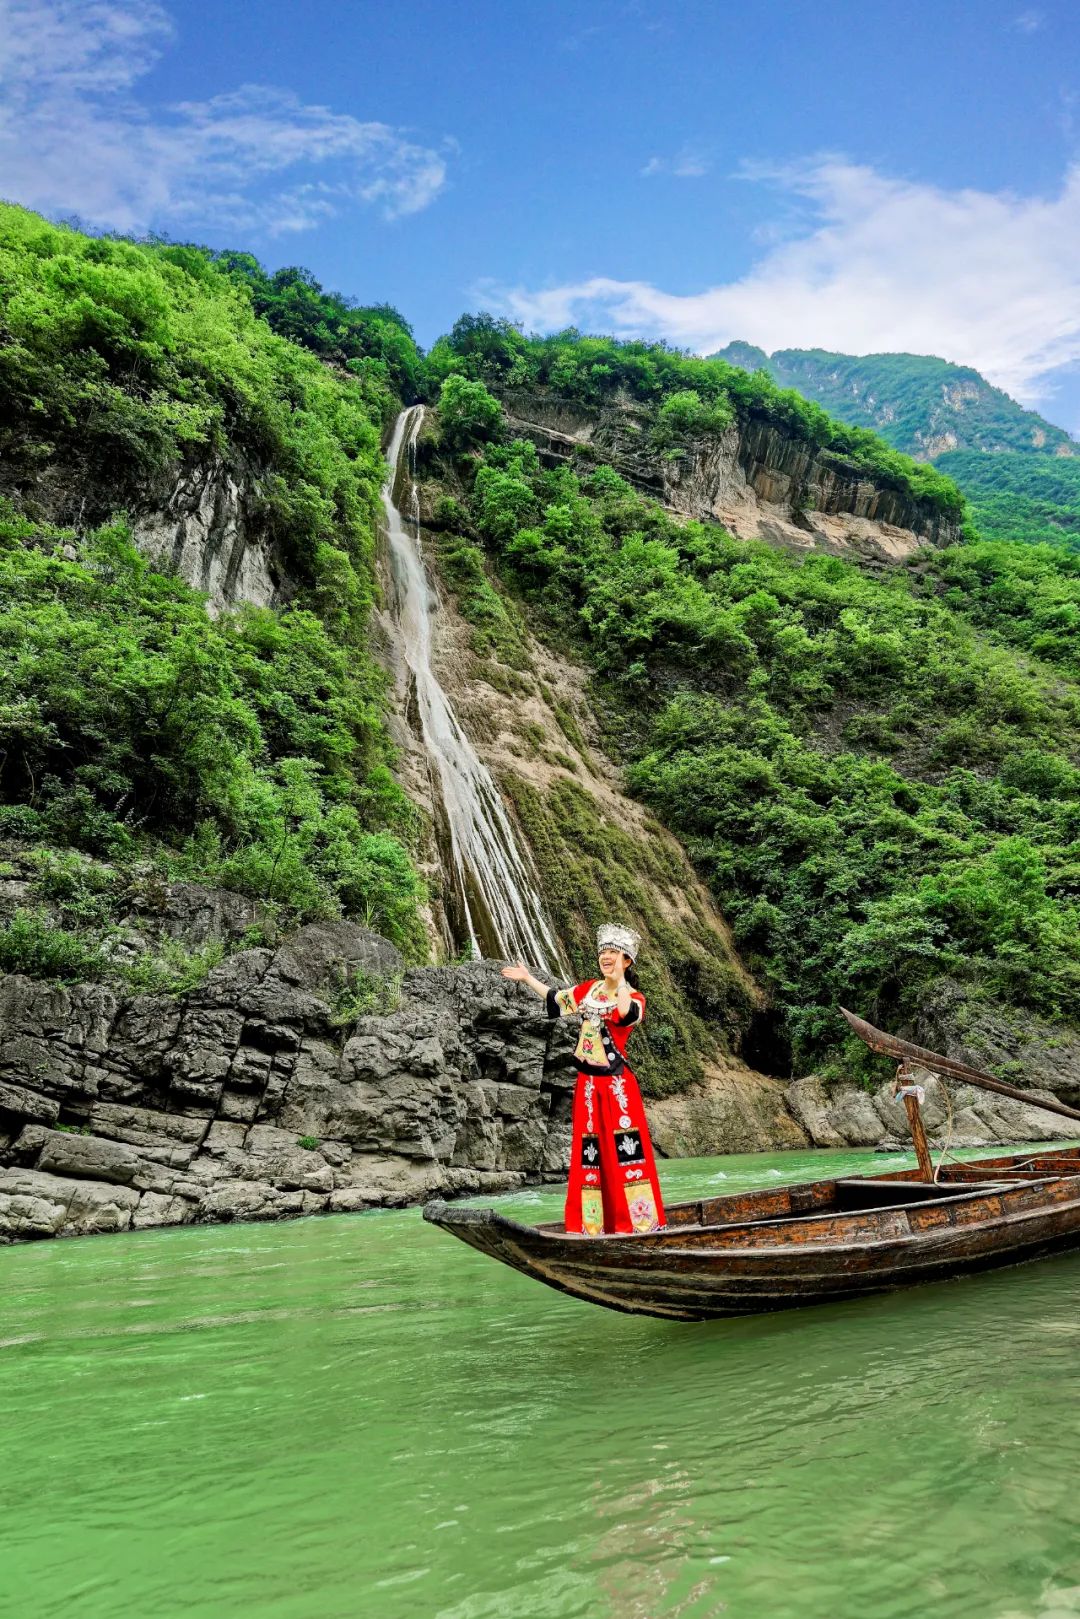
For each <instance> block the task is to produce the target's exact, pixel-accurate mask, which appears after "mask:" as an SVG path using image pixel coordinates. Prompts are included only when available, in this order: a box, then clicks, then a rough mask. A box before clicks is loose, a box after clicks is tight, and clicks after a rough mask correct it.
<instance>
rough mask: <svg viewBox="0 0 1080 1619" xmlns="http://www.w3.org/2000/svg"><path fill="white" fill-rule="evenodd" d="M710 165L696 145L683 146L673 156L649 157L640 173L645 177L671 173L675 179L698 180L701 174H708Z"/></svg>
mask: <svg viewBox="0 0 1080 1619" xmlns="http://www.w3.org/2000/svg"><path fill="white" fill-rule="evenodd" d="M711 167H712V165H711V163H710V161H709V159H708V158H707V157H706V156H705V155H704V153H702V152H700V151H698V150H697V148H696V147H693V146H684V147H682V149H681V150H680V151H678V152H676V154H675V156H674V157H650V159H649V161H648V162H647V163H646V164H645V167H644V168H643V169H642V170H641V173H642V174H643V175H645V176H646V177H649V176H652V175H654V174H672V175H674V176H675V178H676V179H677V180H699V179H700V178H701V176H702V175H703V174H708V172H709V169H710V168H711Z"/></svg>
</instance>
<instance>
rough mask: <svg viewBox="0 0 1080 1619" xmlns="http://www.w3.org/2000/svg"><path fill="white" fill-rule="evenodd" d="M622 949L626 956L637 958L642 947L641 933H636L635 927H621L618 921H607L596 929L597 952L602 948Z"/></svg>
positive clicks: (633, 959)
mask: <svg viewBox="0 0 1080 1619" xmlns="http://www.w3.org/2000/svg"><path fill="white" fill-rule="evenodd" d="M610 949H614V950H621V951H622V953H623V955H624V956H629V957H630V958H631V960H632V961H636V960H637V955H638V951H639V950H640V949H641V934H640V933H635V932H634V930H633V928H623V927H620V926H619V924H618V923H617V922H605V923H604V924H603V925H602V926H601V927H598V928H597V930H596V953H597V955H599V954H600V952H601V950H610Z"/></svg>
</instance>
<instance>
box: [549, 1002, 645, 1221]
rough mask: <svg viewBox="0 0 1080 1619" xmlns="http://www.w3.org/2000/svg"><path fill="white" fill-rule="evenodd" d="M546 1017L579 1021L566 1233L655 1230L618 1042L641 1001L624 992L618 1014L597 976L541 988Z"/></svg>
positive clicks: (639, 1113) (639, 1122)
mask: <svg viewBox="0 0 1080 1619" xmlns="http://www.w3.org/2000/svg"><path fill="white" fill-rule="evenodd" d="M547 1009H548V1016H549V1017H553V1018H554V1017H580V1018H581V1020H582V1021H581V1034H580V1036H579V1038H578V1043H577V1050H576V1052H575V1053H574V1055H575V1057H576V1058H577V1065H578V1081H577V1089H576V1091H575V1092H574V1141H573V1146H572V1147H571V1150H570V1184H569V1186H568V1187H567V1191H566V1229H567V1231H573V1232H580V1233H581V1235H582V1236H586V1237H596V1236H599V1235H601V1233H603V1232H626V1233H631V1232H635V1231H658V1230H659V1229H660V1227H661V1226H662V1225H663V1224H664V1203H663V1199H662V1198H661V1196H660V1182H659V1181H658V1180H657V1176H656V1162H655V1160H654V1158H653V1150H652V1142H651V1141H650V1140H649V1126H648V1124H647V1123H646V1121H645V1109H644V1108H643V1107H642V1104H641V1091H640V1090H639V1088H638V1082H637V1080H636V1079H635V1078H634V1075H633V1074H632V1072H631V1071H630V1069H629V1068H628V1067H627V1066H626V1055H625V1054H626V1042H627V1040H628V1039H629V1038H630V1034H631V1031H632V1030H633V1029H634V1027H635V1026H636V1025H637V1024H638V1023H640V1022H641V1020H642V1018H643V1017H644V1016H645V997H644V995H642V994H641V992H640V991H639V990H636V989H634V990H631V991H630V1010H629V1011H628V1012H627V1014H626V1016H625V1018H624V1017H620V1015H619V1008H618V1006H617V1005H616V1002H615V997H614V995H612V994H610V993H609V992H608V991H607V990H606V989H605V987H604V981H603V979H602V978H597V979H593V980H591V981H590V982H589V983H586V984H575V985H574V987H573V988H572V989H549V990H548V997H547Z"/></svg>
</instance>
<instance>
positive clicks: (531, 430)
mask: <svg viewBox="0 0 1080 1619" xmlns="http://www.w3.org/2000/svg"><path fill="white" fill-rule="evenodd" d="M502 397H503V403H504V407H505V409H506V412H507V416H508V419H509V423H510V427H511V429H512V431H514V432H516V433H518V434H521V435H523V436H526V437H529V438H532V439H533V441H534V442H535V443H536V445H537V448H538V449H539V450H540V452H541V454H542V455H543V456H544V457H545V458H547V459H549V460H550V461H552V462H558V461H570V460H575V459H577V458H580V457H585V458H586V460H588V459H589V458H593V459H597V460H603V461H606V462H608V463H609V464H610V465H611V466H613V467H615V468H616V470H617V471H618V472H620V473H621V474H622V475H623V477H625V478H626V479H627V480H628V481H629V482H631V483H633V484H634V485H635V487H637V488H638V489H639V490H640V491H641V492H642V493H644V494H647V495H650V496H651V497H652V498H654V499H656V500H659V501H661V502H662V503H663V504H664V505H666V506H668V507H669V508H670V509H671V510H673V511H676V512H681V513H683V514H685V515H686V516H687V517H694V518H705V519H711V520H712V521H714V522H718V523H722V524H723V525H724V527H725V528H727V529H729V530H730V531H731V532H732V533H733V534H735V535H737V536H738V537H739V538H740V539H754V538H760V539H765V540H770V541H772V542H773V543H774V544H778V545H785V546H793V547H796V548H798V549H804V550H805V549H807V548H808V547H816V548H819V549H823V550H828V551H834V552H837V553H838V554H847V555H853V556H858V557H867V558H871V559H880V560H884V561H899V560H901V559H902V558H904V557H906V556H909V555H910V554H911V553H912V552H913V551H915V550H917V549H919V547H920V546H924V545H934V546H941V545H949V544H952V543H954V542H955V541H956V540H958V539H959V537H960V525H959V522H957V521H954V520H951V519H949V518H947V517H946V516H944V515H943V514H942V512H941V510H940V508H939V507H938V506H936V505H935V504H934V502H932V501H929V500H919V499H916V498H914V497H913V496H912V495H911V494H910V493H909V492H908V491H907V490H906V489H905V488H904V487H903V486H902V485H901V484H900V483H898V482H897V483H895V484H894V483H891V482H890V481H889V480H888V479H887V478H885V477H884V476H882V475H880V474H877V475H875V477H874V478H873V479H871V478H868V477H867V476H866V474H865V473H862V472H861V471H860V470H859V468H858V467H856V466H854V465H851V464H847V463H845V462H844V461H843V460H841V459H839V458H838V457H837V456H836V455H834V454H831V453H827V452H824V451H820V450H818V449H817V448H816V447H815V446H814V445H813V444H811V443H809V442H808V441H807V440H805V439H800V438H795V437H793V436H791V435H789V434H787V433H786V432H784V431H783V430H782V429H781V428H780V427H779V426H778V425H777V423H776V422H775V421H773V420H771V419H769V418H767V417H764V416H761V417H750V418H748V419H747V420H745V421H743V420H739V421H737V422H736V423H735V424H734V425H732V426H731V427H729V428H727V429H726V430H725V431H724V432H722V433H719V434H710V435H707V436H705V437H702V438H700V439H696V440H691V441H690V442H688V443H687V444H686V445H685V447H684V448H683V449H682V450H681V451H680V452H679V453H676V454H669V453H663V452H661V451H659V450H658V449H657V448H656V446H655V443H654V441H653V439H652V436H651V431H650V430H651V427H652V425H653V417H652V415H651V413H650V412H649V411H648V410H647V409H646V408H645V407H643V406H641V405H639V404H636V403H634V402H633V401H631V400H630V399H628V398H625V397H621V396H615V397H613V398H612V399H611V400H609V401H608V402H607V403H605V404H604V405H602V406H600V407H598V408H597V409H595V410H589V411H586V410H584V409H583V408H582V407H581V406H580V405H577V404H575V403H574V402H572V401H569V400H566V399H564V398H561V397H559V396H558V395H557V394H555V393H552V392H550V391H544V390H531V391H528V392H521V391H515V390H507V391H505V392H504V394H503V396H502Z"/></svg>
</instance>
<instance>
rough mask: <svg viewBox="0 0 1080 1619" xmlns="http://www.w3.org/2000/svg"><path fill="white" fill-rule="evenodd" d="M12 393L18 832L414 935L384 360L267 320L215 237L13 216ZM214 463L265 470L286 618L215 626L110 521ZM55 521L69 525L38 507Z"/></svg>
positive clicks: (4, 687) (9, 711)
mask: <svg viewBox="0 0 1080 1619" xmlns="http://www.w3.org/2000/svg"><path fill="white" fill-rule="evenodd" d="M0 385H2V386H0V468H2V473H0V478H2V485H3V490H4V492H5V493H6V495H7V496H8V497H9V498H10V500H11V501H12V502H13V503H14V504H13V505H12V506H9V507H8V508H7V510H6V512H5V513H4V514H3V517H2V521H0V574H2V578H3V587H4V611H3V614H2V616H0V644H2V645H3V648H4V660H3V668H2V671H0V726H2V729H3V739H2V741H3V752H2V753H0V803H2V805H3V808H2V810H0V816H2V819H3V824H4V827H5V828H6V830H7V832H8V833H9V834H18V835H20V836H21V837H22V838H24V839H25V840H29V841H30V842H31V843H49V844H53V845H62V846H70V847H72V848H75V849H81V850H85V851H88V852H91V853H93V854H97V855H101V856H104V857H106V858H108V859H111V860H118V861H132V860H135V859H136V858H138V859H143V860H145V859H147V858H151V859H152V860H154V861H155V862H156V863H157V864H158V865H159V866H162V867H164V868H165V869H166V870H173V871H176V872H182V873H183V875H185V876H187V877H190V878H195V879H198V880H200V881H206V882H210V883H221V884H224V885H228V886H232V887H234V888H237V889H239V890H240V891H242V892H245V893H249V894H252V895H255V896H257V897H259V898H261V899H265V900H269V901H270V903H271V904H272V905H275V904H276V905H278V906H280V907H282V908H283V909H284V910H285V911H286V912H288V913H289V914H290V915H293V916H299V917H311V916H317V915H331V914H337V913H339V912H340V911H342V910H344V911H346V912H348V913H349V914H351V915H355V916H360V917H361V918H362V919H366V920H368V921H370V922H372V923H373V924H374V925H375V926H378V927H381V928H382V929H383V931H384V932H387V933H388V934H389V935H390V936H391V937H393V938H395V939H396V940H397V941H398V942H399V943H401V944H403V945H404V946H405V948H406V949H407V950H408V952H409V953H410V954H411V955H416V954H418V953H419V952H421V951H422V948H423V945H422V934H421V931H420V928H419V924H418V921H417V908H418V899H419V883H418V880H417V878H416V876H415V873H414V872H413V870H412V867H411V864H410V860H409V856H408V854H407V852H406V842H405V841H403V840H405V839H406V838H407V833H408V827H409V822H410V811H409V807H408V804H407V802H406V800H405V799H404V796H403V795H402V794H401V792H400V790H399V789H398V788H397V787H396V786H395V785H394V783H393V781H392V778H391V775H390V771H389V768H388V765H389V755H390V749H389V744H388V741H387V737H386V733H385V729H384V725H383V718H382V702H383V696H382V693H383V683H384V682H383V676H382V674H381V672H380V671H379V670H378V668H377V666H376V665H375V663H374V662H373V660H372V658H371V655H370V652H369V651H368V649H367V647H366V645H365V631H366V623H367V615H368V609H369V606H370V603H371V600H372V596H373V591H374V571H373V564H374V548H375V507H376V499H377V493H378V488H379V484H380V482H381V479H382V476H383V460H382V455H381V451H380V424H381V420H382V417H383V415H384V413H385V411H386V409H387V407H388V404H389V402H390V401H391V396H390V393H389V390H388V376H384V375H381V374H378V373H376V372H373V371H371V370H370V369H363V368H361V374H360V375H359V376H352V375H349V374H347V373H342V374H335V373H334V372H333V371H332V370H331V369H330V368H328V367H327V366H326V365H324V364H322V363H321V362H320V360H319V359H318V358H316V356H315V355H314V354H310V353H306V352H305V351H304V350H303V349H302V348H300V347H298V346H297V345H296V344H294V343H292V342H289V341H286V340H285V339H284V338H282V337H279V336H276V335H275V334H274V333H273V332H271V331H270V329H269V327H268V326H267V324H266V323H265V322H264V321H263V320H261V319H259V318H258V317H257V316H256V314H255V313H254V311H253V309H252V305H251V298H250V295H249V293H248V291H247V290H244V289H241V288H238V287H237V286H235V285H233V283H232V282H231V281H230V279H229V277H228V276H227V275H226V274H224V273H223V272H222V271H221V270H220V269H219V268H217V267H215V265H214V264H213V263H212V262H211V259H210V255H209V254H207V253H205V252H203V251H202V250H198V249H192V248H186V247H176V246H171V245H168V244H153V243H151V244H136V243H132V242H127V241H118V240H112V239H91V238H89V237H86V236H83V235H80V234H79V233H78V232H76V231H72V230H69V229H66V228H62V227H56V226H53V225H49V224H47V223H46V222H45V221H43V220H42V219H40V218H38V217H37V216H35V215H33V214H29V213H26V212H25V211H23V210H21V209H17V208H11V207H6V206H4V207H0ZM208 457H219V458H221V459H223V460H225V461H226V462H228V463H236V462H238V461H243V462H245V463H246V464H247V465H248V466H253V467H256V468H257V469H258V475H257V478H256V485H255V489H254V491H253V493H252V499H253V500H254V501H255V502H256V503H259V502H261V511H262V516H263V518H264V520H265V525H266V530H267V533H268V535H269V536H270V537H271V538H272V539H276V540H277V541H278V542H279V545H280V548H281V550H282V552H283V553H284V555H285V556H286V558H287V560H288V566H289V570H290V572H291V573H292V574H293V577H294V578H295V579H296V580H297V581H298V590H297V593H296V595H295V596H294V599H293V601H292V603H291V605H290V606H289V607H288V608H287V609H286V610H284V611H281V612H279V613H274V612H269V611H262V612H256V611H253V610H250V609H245V610H242V611H240V612H238V613H235V614H225V615H223V616H222V617H221V618H219V619H218V620H216V621H212V620H211V619H210V618H209V617H208V616H207V613H206V609H205V603H204V601H203V599H202V598H201V597H200V596H198V595H196V594H195V593H194V592H193V591H191V590H189V589H188V588H187V587H186V586H185V585H184V584H182V583H181V582H180V581H178V580H176V579H173V578H169V577H166V576H164V575H162V574H160V573H157V572H154V571H152V570H150V569H149V568H148V567H147V565H146V564H145V562H143V560H142V559H141V558H140V557H139V556H138V554H137V553H136V552H135V551H134V550H133V548H132V546H131V544H130V542H129V540H128V537H127V534H126V531H125V529H124V527H123V525H122V523H111V524H108V523H107V524H105V526H101V520H102V519H103V518H109V517H110V516H111V515H112V514H113V513H116V512H120V511H122V509H123V508H124V506H125V505H127V504H129V503H139V504H146V503H147V502H150V503H152V501H153V499H154V498H155V491H157V492H160V491H161V490H162V489H166V490H167V488H168V487H169V485H170V480H171V479H172V478H173V477H175V474H176V471H177V470H178V468H179V467H180V466H181V465H183V464H184V463H185V462H189V461H199V460H205V459H206V458H208ZM57 511H58V512H60V513H61V514H62V515H63V516H64V517H65V518H66V520H67V522H68V523H70V524H71V526H70V528H67V527H65V528H58V527H55V526H53V525H52V524H50V523H49V522H47V521H42V520H41V519H42V517H43V516H44V515H45V514H48V513H50V512H57Z"/></svg>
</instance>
